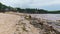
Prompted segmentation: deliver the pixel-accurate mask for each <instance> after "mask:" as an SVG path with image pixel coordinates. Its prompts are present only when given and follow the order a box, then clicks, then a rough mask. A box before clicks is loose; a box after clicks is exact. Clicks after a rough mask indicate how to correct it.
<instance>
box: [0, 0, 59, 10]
mask: <svg viewBox="0 0 60 34" xmlns="http://www.w3.org/2000/svg"><path fill="white" fill-rule="evenodd" d="M0 2H1V3H3V4H4V5H7V6H12V7H20V8H38V9H45V10H60V0H0Z"/></svg>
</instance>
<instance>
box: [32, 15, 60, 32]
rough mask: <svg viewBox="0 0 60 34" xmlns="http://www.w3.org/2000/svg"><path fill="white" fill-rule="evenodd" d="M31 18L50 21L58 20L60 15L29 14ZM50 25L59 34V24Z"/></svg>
mask: <svg viewBox="0 0 60 34" xmlns="http://www.w3.org/2000/svg"><path fill="white" fill-rule="evenodd" d="M31 16H32V17H35V18H42V19H47V20H52V21H56V20H60V14H31ZM50 25H52V26H53V27H54V28H55V29H57V30H58V31H59V32H60V22H59V23H57V22H52V23H51V24H50Z"/></svg>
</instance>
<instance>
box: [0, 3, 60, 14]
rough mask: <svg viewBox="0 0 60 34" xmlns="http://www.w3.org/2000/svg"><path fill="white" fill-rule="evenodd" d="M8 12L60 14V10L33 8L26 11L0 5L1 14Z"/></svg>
mask: <svg viewBox="0 0 60 34" xmlns="http://www.w3.org/2000/svg"><path fill="white" fill-rule="evenodd" d="M6 10H8V11H15V12H19V13H32V14H34V13H35V14H36V13H37V14H48V13H49V14H60V10H57V11H48V10H44V9H37V8H36V9H31V8H26V9H21V8H18V7H17V8H13V7H11V6H6V5H3V4H2V3H0V12H5V11H6Z"/></svg>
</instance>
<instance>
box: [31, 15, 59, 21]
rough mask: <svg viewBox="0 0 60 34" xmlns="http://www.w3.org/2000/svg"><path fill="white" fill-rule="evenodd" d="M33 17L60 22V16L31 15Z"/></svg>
mask: <svg viewBox="0 0 60 34" xmlns="http://www.w3.org/2000/svg"><path fill="white" fill-rule="evenodd" d="M31 16H32V17H36V18H42V19H48V20H60V14H31Z"/></svg>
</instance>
